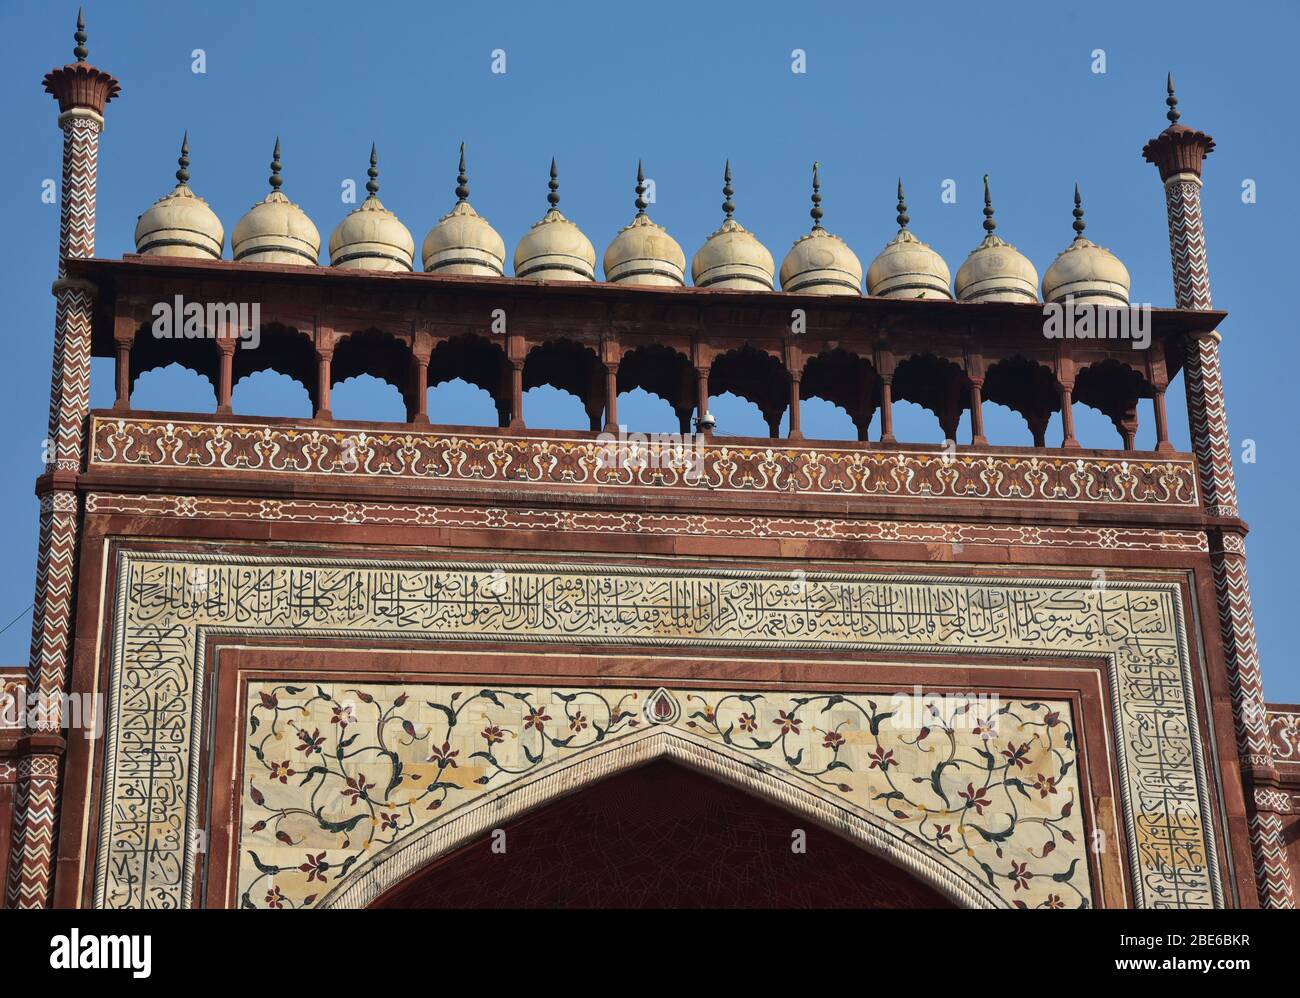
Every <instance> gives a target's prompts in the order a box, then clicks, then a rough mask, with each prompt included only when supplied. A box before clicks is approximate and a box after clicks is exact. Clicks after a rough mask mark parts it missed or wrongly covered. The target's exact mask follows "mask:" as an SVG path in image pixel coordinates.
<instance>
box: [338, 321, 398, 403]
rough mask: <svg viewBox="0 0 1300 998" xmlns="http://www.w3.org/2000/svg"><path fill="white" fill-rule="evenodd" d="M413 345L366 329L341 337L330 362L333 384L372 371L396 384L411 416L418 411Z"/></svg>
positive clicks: (376, 330)
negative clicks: (414, 379)
mask: <svg viewBox="0 0 1300 998" xmlns="http://www.w3.org/2000/svg"><path fill="white" fill-rule="evenodd" d="M411 371H412V353H411V345H410V344H409V343H408V342H406V341H405V340H403V339H401V338H400V337H397V336H394V335H393V334H392V333H387V332H384V331H383V330H379V329H364V330H357V331H356V332H351V333H348V334H346V335H344V336H341V337H339V339H338V341H337V342H336V343H335V346H334V358H333V361H332V362H331V365H330V383H331V387H333V386H334V385H339V384H342V383H343V382H345V381H347V380H348V379H349V378H355V377H357V376H358V375H362V374H368V375H370V376H371V377H373V378H378V379H379V380H380V381H383V382H386V383H387V384H389V385H392V386H393V387H394V388H396V389H397V391H398V392H399V393H400V395H401V397H402V401H403V403H405V405H406V411H407V418H408V419H409V418H410V415H411V414H412V413H414V412H415V410H416V404H415V403H416V399H415V397H414V381H413V379H412V377H411Z"/></svg>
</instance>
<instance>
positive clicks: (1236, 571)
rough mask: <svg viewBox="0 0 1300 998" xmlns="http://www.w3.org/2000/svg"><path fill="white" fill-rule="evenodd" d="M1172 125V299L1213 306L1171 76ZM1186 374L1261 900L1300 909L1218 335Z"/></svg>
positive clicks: (1150, 155) (1158, 154)
mask: <svg viewBox="0 0 1300 998" xmlns="http://www.w3.org/2000/svg"><path fill="white" fill-rule="evenodd" d="M1166 103H1167V104H1168V105H1169V113H1168V115H1167V117H1168V118H1169V122H1170V124H1169V127H1168V128H1166V129H1165V130H1164V131H1163V132H1161V133H1160V134H1159V135H1157V136H1156V137H1155V138H1154V139H1152V140H1151V141H1150V142H1148V143H1147V144H1146V146H1145V147H1144V148H1143V150H1142V155H1143V158H1145V159H1146V160H1147V162H1149V163H1154V164H1155V166H1156V167H1157V168H1158V169H1159V171H1160V179H1161V181H1162V182H1163V184H1164V189H1165V208H1166V212H1167V215H1168V219H1169V254H1170V257H1171V258H1172V261H1173V277H1174V298H1175V301H1176V303H1177V305H1178V307H1179V308H1188V309H1209V308H1212V307H1213V305H1212V303H1211V298H1210V272H1209V263H1208V259H1207V256H1206V251H1205V228H1204V225H1203V223H1202V219H1201V171H1202V167H1203V165H1204V161H1205V157H1206V156H1208V155H1209V154H1210V152H1212V151H1213V149H1214V140H1213V139H1212V138H1210V136H1208V135H1206V134H1205V133H1204V132H1198V131H1196V130H1195V129H1192V128H1189V127H1188V126H1187V125H1181V124H1179V123H1178V119H1179V117H1180V115H1179V112H1178V110H1177V104H1178V100H1177V98H1176V97H1175V96H1174V89H1173V79H1172V77H1171V78H1170V80H1169V97H1168V99H1167V100H1166ZM1186 350H1187V354H1186V359H1185V360H1184V363H1183V374H1184V379H1185V382H1186V385H1185V387H1186V394H1187V415H1188V421H1189V423H1190V424H1191V436H1192V449H1193V450H1194V451H1195V453H1196V463H1197V468H1198V473H1199V480H1200V485H1201V495H1202V496H1203V497H1204V499H1203V501H1204V505H1205V511H1206V513H1207V514H1208V515H1210V516H1212V517H1219V518H1222V520H1223V522H1222V523H1220V524H1218V525H1216V526H1214V527H1212V528H1211V529H1210V530H1209V531H1208V535H1209V542H1210V564H1211V568H1212V569H1213V573H1214V589H1215V598H1216V600H1217V602H1218V607H1219V628H1220V633H1221V636H1222V639H1223V653H1224V664H1225V666H1226V669H1227V674H1228V683H1229V687H1230V690H1231V693H1232V703H1233V717H1234V721H1235V725H1236V736H1237V753H1238V756H1239V758H1240V762H1241V767H1242V782H1243V784H1244V789H1245V792H1246V793H1247V794H1248V795H1252V794H1253V798H1254V806H1253V808H1252V809H1251V810H1252V817H1251V821H1250V834H1251V845H1252V849H1253V851H1254V863H1255V880H1256V884H1257V886H1258V889H1259V898H1260V903H1261V904H1262V905H1263V906H1264V907H1267V908H1294V907H1295V897H1294V894H1293V892H1292V888H1291V882H1290V879H1289V877H1288V876H1287V871H1286V853H1285V845H1284V844H1283V842H1282V819H1281V817H1280V815H1279V803H1278V801H1279V800H1286V799H1287V798H1286V796H1285V795H1282V794H1279V793H1277V787H1278V776H1277V769H1276V766H1275V764H1274V762H1273V756H1272V746H1271V743H1270V741H1269V738H1268V730H1267V727H1266V723H1265V713H1264V689H1263V682H1262V680H1261V677H1260V669H1259V654H1258V652H1257V650H1256V646H1255V620H1254V614H1253V611H1252V610H1251V603H1250V583H1249V580H1248V579H1247V576H1246V546H1245V534H1246V526H1245V524H1244V523H1242V521H1241V520H1240V519H1239V518H1238V516H1237V486H1236V480H1235V477H1234V474H1233V468H1232V443H1231V437H1230V436H1229V435H1228V418H1227V412H1226V410H1225V408H1224V401H1223V379H1222V371H1221V368H1220V365H1219V335H1218V334H1217V333H1207V334H1204V335H1200V336H1191V337H1189V338H1188V340H1187V344H1186Z"/></svg>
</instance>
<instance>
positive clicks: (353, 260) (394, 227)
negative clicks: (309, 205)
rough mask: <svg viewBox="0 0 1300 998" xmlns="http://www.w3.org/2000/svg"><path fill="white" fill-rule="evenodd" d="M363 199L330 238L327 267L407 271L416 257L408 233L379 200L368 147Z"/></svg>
mask: <svg viewBox="0 0 1300 998" xmlns="http://www.w3.org/2000/svg"><path fill="white" fill-rule="evenodd" d="M366 173H367V175H368V176H369V178H370V179H369V180H368V181H366V199H365V200H364V201H362V202H361V204H359V205H357V207H356V208H354V209H353V210H352V211H350V212H348V214H347V215H346V216H345V217H344V219H343V221H341V222H340V223H339V224H338V227H337V228H336V229H335V230H334V233H333V234H332V235H331V236H330V266H331V267H338V268H340V269H342V270H387V271H409V270H410V269H411V262H412V260H413V259H414V257H415V240H413V239H412V238H411V233H410V230H409V229H407V227H406V226H405V225H403V224H402V223H401V221H400V220H399V219H398V217H397V216H396V215H394V214H393V213H392V212H391V211H389V210H388V209H387V208H385V207H384V205H383V202H382V201H380V200H379V168H378V165H377V157H376V155H375V147H374V146H373V145H372V146H371V147H370V168H369V169H368V170H367V171H366Z"/></svg>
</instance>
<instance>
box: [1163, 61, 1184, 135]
mask: <svg viewBox="0 0 1300 998" xmlns="http://www.w3.org/2000/svg"><path fill="white" fill-rule="evenodd" d="M1165 88H1166V89H1167V90H1168V91H1169V96H1168V97H1166V98H1165V103H1166V104H1168V105H1169V110H1168V111H1166V112H1165V117H1166V118H1168V119H1169V124H1171V125H1176V124H1178V119H1179V118H1181V117H1182V115H1181V114H1179V113H1178V98H1177V97H1176V96H1175V95H1174V74H1173V73H1170V74H1169V76H1168V78H1167V79H1166V81H1165Z"/></svg>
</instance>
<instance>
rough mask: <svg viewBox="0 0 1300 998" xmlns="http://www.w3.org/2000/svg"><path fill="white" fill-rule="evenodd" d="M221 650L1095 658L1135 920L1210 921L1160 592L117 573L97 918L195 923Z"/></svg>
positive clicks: (568, 574) (1201, 831)
mask: <svg viewBox="0 0 1300 998" xmlns="http://www.w3.org/2000/svg"><path fill="white" fill-rule="evenodd" d="M214 634H215V635H220V634H231V635H250V634H251V635H258V634H261V635H267V636H280V635H283V636H294V637H298V638H311V637H313V636H318V637H333V638H338V637H342V638H350V639H357V640H367V641H373V640H381V641H382V640H384V639H392V638H403V639H411V638H417V639H428V640H431V641H439V642H443V643H445V642H448V641H457V640H464V641H483V640H487V641H497V642H503V641H504V642H520V643H542V644H552V645H553V644H557V643H561V644H562V643H582V644H603V645H608V646H611V647H618V646H625V647H628V646H630V647H635V646H664V647H698V648H720V647H727V648H751V649H771V650H809V651H827V650H853V651H885V652H899V651H911V652H937V653H946V654H960V655H987V654H1001V655H1005V654H1008V653H1014V654H1018V655H1023V656H1025V657H1026V658H1036V657H1048V656H1051V657H1058V658H1059V657H1080V658H1085V659H1093V660H1095V659H1098V658H1100V659H1102V660H1104V661H1105V662H1107V663H1108V669H1109V673H1110V689H1111V697H1112V704H1111V710H1112V717H1113V721H1114V727H1115V730H1114V733H1113V738H1114V750H1115V755H1116V759H1117V763H1118V768H1119V773H1120V795H1121V804H1122V810H1123V815H1124V821H1125V826H1126V832H1127V838H1128V847H1129V860H1130V865H1131V869H1132V870H1133V871H1134V877H1133V881H1134V882H1133V890H1134V895H1135V899H1136V902H1137V904H1138V905H1140V906H1160V907H1177V908H1202V907H1217V906H1219V905H1221V904H1222V889H1221V886H1220V883H1219V870H1218V859H1217V854H1216V844H1215V840H1214V835H1213V833H1212V825H1211V819H1210V814H1211V812H1210V809H1209V805H1208V797H1207V792H1208V791H1207V783H1206V774H1205V769H1204V757H1203V751H1202V744H1201V739H1200V735H1199V732H1198V728H1197V719H1196V711H1195V700H1194V696H1193V692H1192V689H1193V687H1192V675H1191V663H1190V658H1189V654H1188V649H1187V641H1186V631H1185V626H1184V621H1183V617H1182V604H1181V591H1180V588H1179V586H1178V585H1177V584H1175V583H1173V582H1169V583H1164V582H1123V581H1118V580H1108V581H1107V583H1106V584H1105V585H1104V586H1099V585H1097V584H1096V583H1095V581H1094V580H1091V579H1087V580H1079V581H1074V580H1063V579H1029V580H1024V579H1021V580H1013V579H972V578H944V577H934V576H926V575H910V576H909V575H878V574H867V573H849V572H838V573H809V574H807V575H803V574H800V575H798V576H792V575H789V574H782V573H777V572H770V571H739V570H737V571H723V570H716V571H715V570H690V569H672V568H669V567H667V566H656V567H654V568H644V569H643V568H631V567H624V566H618V565H608V564H581V565H572V564H570V565H548V564H520V563H499V564H497V565H493V564H490V563H479V562H459V563H458V562H436V563H411V562H392V561H382V560H344V559H325V558H298V557H293V556H292V555H289V554H285V555H281V556H275V557H259V556H252V555H240V554H222V555H201V554H181V553H174V554H173V553H145V552H131V551H125V550H124V551H120V552H119V554H118V563H117V583H116V593H115V599H114V641H113V647H112V657H111V680H110V711H109V725H108V731H107V739H106V741H107V750H106V765H105V780H104V786H105V792H104V801H103V811H102V815H101V829H100V838H99V842H100V847H99V854H98V858H97V868H96V884H95V898H96V904H98V905H103V906H108V907H141V906H156V907H174V906H188V905H189V904H190V902H191V899H192V892H193V869H194V864H193V861H192V856H191V855H190V851H189V849H187V848H186V845H187V843H188V842H190V841H191V840H192V838H193V836H194V833H195V832H196V831H197V827H196V823H197V821H198V819H199V815H198V810H197V804H198V791H199V779H200V774H198V773H197V772H196V766H195V760H197V759H198V758H199V757H200V748H201V739H202V736H203V731H202V718H203V716H204V715H203V696H202V691H203V689H204V677H205V663H204V660H203V649H204V647H205V639H206V637H207V636H208V635H214ZM854 678H855V679H857V680H859V681H867V680H869V679H870V670H869V668H866V667H864V670H863V673H862V675H861V676H860V677H854Z"/></svg>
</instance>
